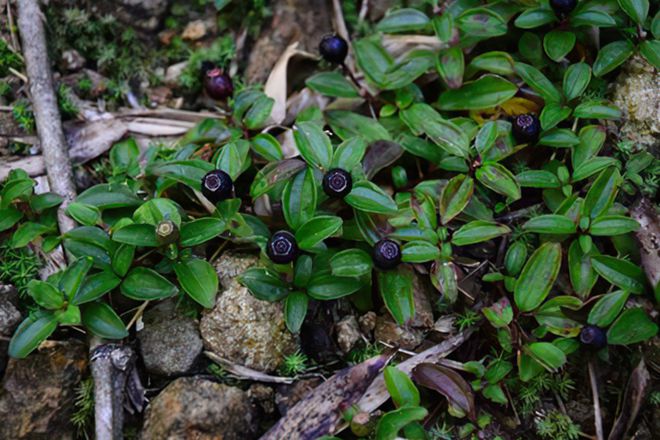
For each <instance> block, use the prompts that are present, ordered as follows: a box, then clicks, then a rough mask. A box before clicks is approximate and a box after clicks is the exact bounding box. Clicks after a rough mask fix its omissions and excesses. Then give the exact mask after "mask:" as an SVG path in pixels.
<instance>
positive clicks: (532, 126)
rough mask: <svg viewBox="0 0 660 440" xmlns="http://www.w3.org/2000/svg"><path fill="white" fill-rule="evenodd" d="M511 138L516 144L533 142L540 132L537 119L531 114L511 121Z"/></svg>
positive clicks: (519, 116) (539, 124)
mask: <svg viewBox="0 0 660 440" xmlns="http://www.w3.org/2000/svg"><path fill="white" fill-rule="evenodd" d="M512 125H513V137H514V138H515V139H516V142H520V143H529V142H534V141H535V140H536V139H537V138H538V137H539V133H540V132H541V123H540V122H539V118H537V117H536V116H535V115H533V114H531V113H527V114H525V115H518V116H516V117H515V118H514V119H513V124H512Z"/></svg>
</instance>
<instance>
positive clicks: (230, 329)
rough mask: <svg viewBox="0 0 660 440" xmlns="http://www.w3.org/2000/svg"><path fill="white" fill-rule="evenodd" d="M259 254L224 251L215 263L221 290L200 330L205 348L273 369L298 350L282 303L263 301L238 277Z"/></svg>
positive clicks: (255, 260)
mask: <svg viewBox="0 0 660 440" xmlns="http://www.w3.org/2000/svg"><path fill="white" fill-rule="evenodd" d="M257 261H258V259H257V257H255V256H253V255H241V254H236V253H225V254H223V255H222V256H221V257H220V259H219V260H218V263H217V265H216V269H217V271H218V275H219V277H220V285H221V289H222V292H220V294H219V295H218V298H217V299H216V303H215V307H214V308H213V309H211V310H207V311H205V312H204V314H203V316H202V319H201V322H200V331H201V334H202V339H203V340H204V347H205V348H206V349H207V350H210V351H212V352H214V353H215V354H217V355H218V356H220V357H222V358H225V359H227V360H229V361H231V362H235V363H237V364H240V365H244V366H246V367H249V368H253V369H255V370H260V371H274V370H276V369H277V368H278V367H279V366H280V365H281V364H282V361H283V360H284V356H286V355H288V354H291V353H293V352H295V351H296V346H297V344H296V339H295V338H294V336H293V335H292V334H291V333H290V332H289V331H288V330H287V328H286V325H285V323H284V313H283V312H282V305H281V304H280V303H270V302H267V301H261V300H258V299H257V298H255V297H254V296H252V294H250V292H249V291H248V290H247V288H245V287H243V286H241V285H240V284H239V283H238V281H237V280H236V276H238V275H239V274H241V273H243V271H245V270H246V269H248V268H249V267H251V266H254V265H256V264H257Z"/></svg>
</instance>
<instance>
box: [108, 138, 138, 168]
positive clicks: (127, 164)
mask: <svg viewBox="0 0 660 440" xmlns="http://www.w3.org/2000/svg"><path fill="white" fill-rule="evenodd" d="M109 157H110V165H112V171H113V173H115V174H120V173H131V174H133V173H135V174H137V173H139V164H138V159H139V157H140V147H139V146H138V144H137V142H135V139H133V138H130V139H126V140H124V141H121V142H118V143H116V144H114V145H113V146H112V148H111V149H110V154H109Z"/></svg>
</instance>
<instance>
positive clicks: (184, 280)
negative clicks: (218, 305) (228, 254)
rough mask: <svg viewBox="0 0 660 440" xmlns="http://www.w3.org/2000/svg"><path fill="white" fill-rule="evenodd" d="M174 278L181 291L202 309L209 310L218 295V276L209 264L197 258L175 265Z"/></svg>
mask: <svg viewBox="0 0 660 440" xmlns="http://www.w3.org/2000/svg"><path fill="white" fill-rule="evenodd" d="M174 272H175V273H176V278H177V280H178V281H179V284H180V285H181V287H182V288H183V290H184V291H185V292H186V293H187V294H188V295H189V296H190V297H191V298H192V299H194V300H195V301H196V302H197V303H198V304H200V305H201V306H202V307H206V308H207V309H210V308H212V307H213V305H214V304H215V295H216V293H218V274H217V272H216V271H215V268H214V267H213V266H211V264H210V263H209V262H208V261H206V260H202V259H199V258H191V259H189V260H186V261H183V262H180V263H176V264H175V265H174Z"/></svg>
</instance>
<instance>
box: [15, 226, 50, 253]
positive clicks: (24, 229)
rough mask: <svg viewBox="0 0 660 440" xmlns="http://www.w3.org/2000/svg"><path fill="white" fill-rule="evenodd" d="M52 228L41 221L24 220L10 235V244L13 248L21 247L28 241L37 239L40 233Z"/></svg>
mask: <svg viewBox="0 0 660 440" xmlns="http://www.w3.org/2000/svg"><path fill="white" fill-rule="evenodd" d="M51 229H52V228H51V227H49V226H46V225H42V224H41V223H34V222H25V223H23V224H22V225H20V226H19V227H18V229H16V232H14V235H12V237H11V241H10V243H11V246H12V247H14V248H22V247H25V246H27V245H28V244H29V243H30V242H32V241H33V240H35V239H37V238H38V237H40V236H41V235H43V234H45V233H46V232H49V231H50V230H51Z"/></svg>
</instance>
